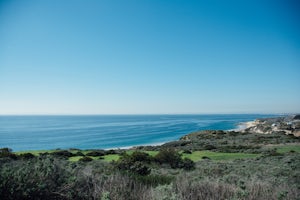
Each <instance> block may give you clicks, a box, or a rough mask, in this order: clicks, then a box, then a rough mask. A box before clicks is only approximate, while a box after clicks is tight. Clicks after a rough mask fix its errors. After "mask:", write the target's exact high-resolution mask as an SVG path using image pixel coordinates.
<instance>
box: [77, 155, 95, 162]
mask: <svg viewBox="0 0 300 200" xmlns="http://www.w3.org/2000/svg"><path fill="white" fill-rule="evenodd" d="M92 160H93V158H91V157H88V156H84V157H82V158H80V159H79V161H81V162H90V161H92Z"/></svg>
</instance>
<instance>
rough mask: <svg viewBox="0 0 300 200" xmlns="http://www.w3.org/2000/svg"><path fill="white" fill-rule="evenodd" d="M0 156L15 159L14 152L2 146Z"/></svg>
mask: <svg viewBox="0 0 300 200" xmlns="http://www.w3.org/2000/svg"><path fill="white" fill-rule="evenodd" d="M0 158H11V159H17V156H16V155H15V154H14V153H12V149H10V148H2V149H0Z"/></svg>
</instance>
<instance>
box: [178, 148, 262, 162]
mask: <svg viewBox="0 0 300 200" xmlns="http://www.w3.org/2000/svg"><path fill="white" fill-rule="evenodd" d="M204 156H205V157H208V158H210V159H212V160H232V159H240V158H256V157H258V156H260V154H252V153H221V152H213V151H194V152H193V153H192V154H183V157H184V158H189V159H191V160H193V161H195V162H196V161H199V160H201V159H202V157H204Z"/></svg>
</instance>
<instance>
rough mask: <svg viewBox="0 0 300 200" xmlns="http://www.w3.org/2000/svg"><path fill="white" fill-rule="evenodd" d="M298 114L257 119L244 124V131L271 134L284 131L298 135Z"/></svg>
mask: <svg viewBox="0 0 300 200" xmlns="http://www.w3.org/2000/svg"><path fill="white" fill-rule="evenodd" d="M298 116H299V115H293V116H286V117H276V118H265V119H257V120H255V121H254V122H252V123H248V124H246V126H247V127H246V128H245V129H244V130H243V131H244V132H251V133H261V134H271V133H278V132H280V133H284V134H286V135H294V136H296V137H299V136H300V119H298V118H299V117H298Z"/></svg>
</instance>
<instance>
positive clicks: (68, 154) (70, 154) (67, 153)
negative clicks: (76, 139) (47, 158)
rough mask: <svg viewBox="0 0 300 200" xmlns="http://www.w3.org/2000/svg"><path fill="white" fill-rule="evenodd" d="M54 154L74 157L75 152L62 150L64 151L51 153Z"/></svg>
mask: <svg viewBox="0 0 300 200" xmlns="http://www.w3.org/2000/svg"><path fill="white" fill-rule="evenodd" d="M51 154H52V155H54V156H62V157H72V156H74V154H72V153H71V152H70V151H67V150H62V151H55V152H53V153H51Z"/></svg>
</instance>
